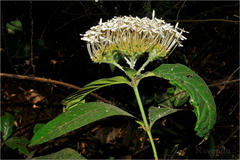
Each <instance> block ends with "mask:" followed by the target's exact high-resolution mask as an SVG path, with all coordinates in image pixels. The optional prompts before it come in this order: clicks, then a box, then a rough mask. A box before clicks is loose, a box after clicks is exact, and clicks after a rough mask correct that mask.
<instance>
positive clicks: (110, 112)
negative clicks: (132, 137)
mask: <svg viewBox="0 0 240 160" xmlns="http://www.w3.org/2000/svg"><path fill="white" fill-rule="evenodd" d="M117 115H119V116H129V117H133V115H131V114H129V113H127V112H126V111H124V110H122V109H120V108H118V107H115V106H113V105H110V104H105V103H97V102H90V103H85V104H78V105H77V106H76V107H73V108H71V109H69V110H67V111H66V112H63V113H62V114H60V115H59V116H57V117H56V118H55V119H53V120H51V121H50V122H48V123H47V124H46V125H44V126H43V127H42V128H40V129H39V130H38V131H37V132H36V133H35V134H34V136H33V138H32V140H31V143H30V145H31V146H32V145H36V144H41V143H44V142H47V141H49V140H52V139H54V138H57V137H59V136H61V135H63V134H65V133H67V132H70V131H73V130H75V129H77V128H80V127H82V126H84V125H87V124H89V123H92V122H94V121H97V120H100V119H103V118H106V117H110V116H117Z"/></svg>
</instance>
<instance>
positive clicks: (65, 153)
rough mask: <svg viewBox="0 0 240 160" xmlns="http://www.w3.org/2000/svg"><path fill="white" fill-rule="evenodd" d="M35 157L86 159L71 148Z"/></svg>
mask: <svg viewBox="0 0 240 160" xmlns="http://www.w3.org/2000/svg"><path fill="white" fill-rule="evenodd" d="M33 159H86V158H85V157H83V156H82V155H80V154H79V153H78V152H77V151H75V150H74V149H71V148H64V149H62V150H60V151H58V152H56V153H52V154H48V155H45V156H40V157H34V158H33Z"/></svg>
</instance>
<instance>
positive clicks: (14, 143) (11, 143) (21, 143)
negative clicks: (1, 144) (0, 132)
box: [6, 137, 29, 155]
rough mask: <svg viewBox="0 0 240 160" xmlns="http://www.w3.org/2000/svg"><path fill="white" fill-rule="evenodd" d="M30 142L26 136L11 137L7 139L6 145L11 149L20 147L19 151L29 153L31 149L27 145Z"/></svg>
mask: <svg viewBox="0 0 240 160" xmlns="http://www.w3.org/2000/svg"><path fill="white" fill-rule="evenodd" d="M28 143H29V140H27V139H26V138H24V137H11V138H9V139H8V140H7V141H6V145H7V146H8V147H9V148H11V149H18V151H19V152H21V153H23V154H25V155H28V154H29V151H28V149H27V147H26V145H27V144H28Z"/></svg>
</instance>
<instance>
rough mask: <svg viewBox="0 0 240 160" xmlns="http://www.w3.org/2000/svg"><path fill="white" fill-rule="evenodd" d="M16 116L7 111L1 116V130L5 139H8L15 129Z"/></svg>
mask: <svg viewBox="0 0 240 160" xmlns="http://www.w3.org/2000/svg"><path fill="white" fill-rule="evenodd" d="M13 122H14V118H13V116H12V115H11V114H10V113H7V112H5V114H4V116H1V132H2V138H3V140H6V139H7V138H8V137H9V136H10V135H11V134H12V130H13Z"/></svg>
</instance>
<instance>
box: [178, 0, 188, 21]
mask: <svg viewBox="0 0 240 160" xmlns="http://www.w3.org/2000/svg"><path fill="white" fill-rule="evenodd" d="M186 1H187V0H184V2H183V4H182V5H181V7H180V8H179V10H178V13H177V18H176V20H178V17H179V14H180V12H181V10H182V8H183V6H184V5H185V3H186Z"/></svg>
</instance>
